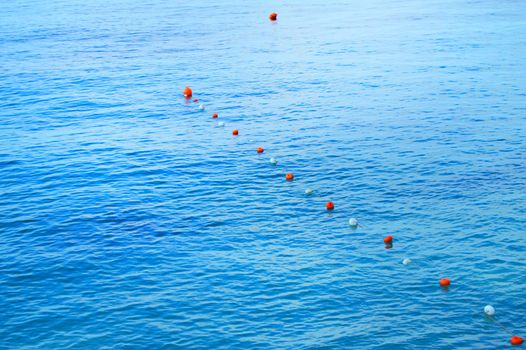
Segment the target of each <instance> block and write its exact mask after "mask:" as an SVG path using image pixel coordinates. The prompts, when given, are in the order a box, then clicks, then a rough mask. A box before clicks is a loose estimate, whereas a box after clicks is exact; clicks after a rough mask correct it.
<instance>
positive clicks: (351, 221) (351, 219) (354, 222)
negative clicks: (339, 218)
mask: <svg viewBox="0 0 526 350" xmlns="http://www.w3.org/2000/svg"><path fill="white" fill-rule="evenodd" d="M349 225H350V226H352V227H356V226H358V220H356V219H355V218H350V219H349Z"/></svg>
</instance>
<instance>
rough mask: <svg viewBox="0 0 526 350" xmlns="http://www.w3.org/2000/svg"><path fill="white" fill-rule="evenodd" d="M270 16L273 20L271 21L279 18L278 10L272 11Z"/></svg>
mask: <svg viewBox="0 0 526 350" xmlns="http://www.w3.org/2000/svg"><path fill="white" fill-rule="evenodd" d="M268 18H269V19H270V20H271V21H275V20H277V19H278V14H277V13H276V12H272V13H271V14H270V15H269V16H268Z"/></svg>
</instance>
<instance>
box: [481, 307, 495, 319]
mask: <svg viewBox="0 0 526 350" xmlns="http://www.w3.org/2000/svg"><path fill="white" fill-rule="evenodd" d="M484 313H485V314H486V315H488V316H493V315H495V308H494V307H493V306H491V305H486V306H484Z"/></svg>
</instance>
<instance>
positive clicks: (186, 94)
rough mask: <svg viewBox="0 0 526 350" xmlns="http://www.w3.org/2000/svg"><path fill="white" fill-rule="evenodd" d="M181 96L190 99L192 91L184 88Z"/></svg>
mask: <svg viewBox="0 0 526 350" xmlns="http://www.w3.org/2000/svg"><path fill="white" fill-rule="evenodd" d="M183 95H184V97H186V98H190V97H192V89H190V87H189V86H187V87H185V88H184V90H183Z"/></svg>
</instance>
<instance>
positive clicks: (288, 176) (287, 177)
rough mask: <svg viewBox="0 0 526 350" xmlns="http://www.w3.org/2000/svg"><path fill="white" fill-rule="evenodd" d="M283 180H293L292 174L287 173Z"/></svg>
mask: <svg viewBox="0 0 526 350" xmlns="http://www.w3.org/2000/svg"><path fill="white" fill-rule="evenodd" d="M285 180H287V181H292V180H294V175H293V174H292V173H287V175H285Z"/></svg>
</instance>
